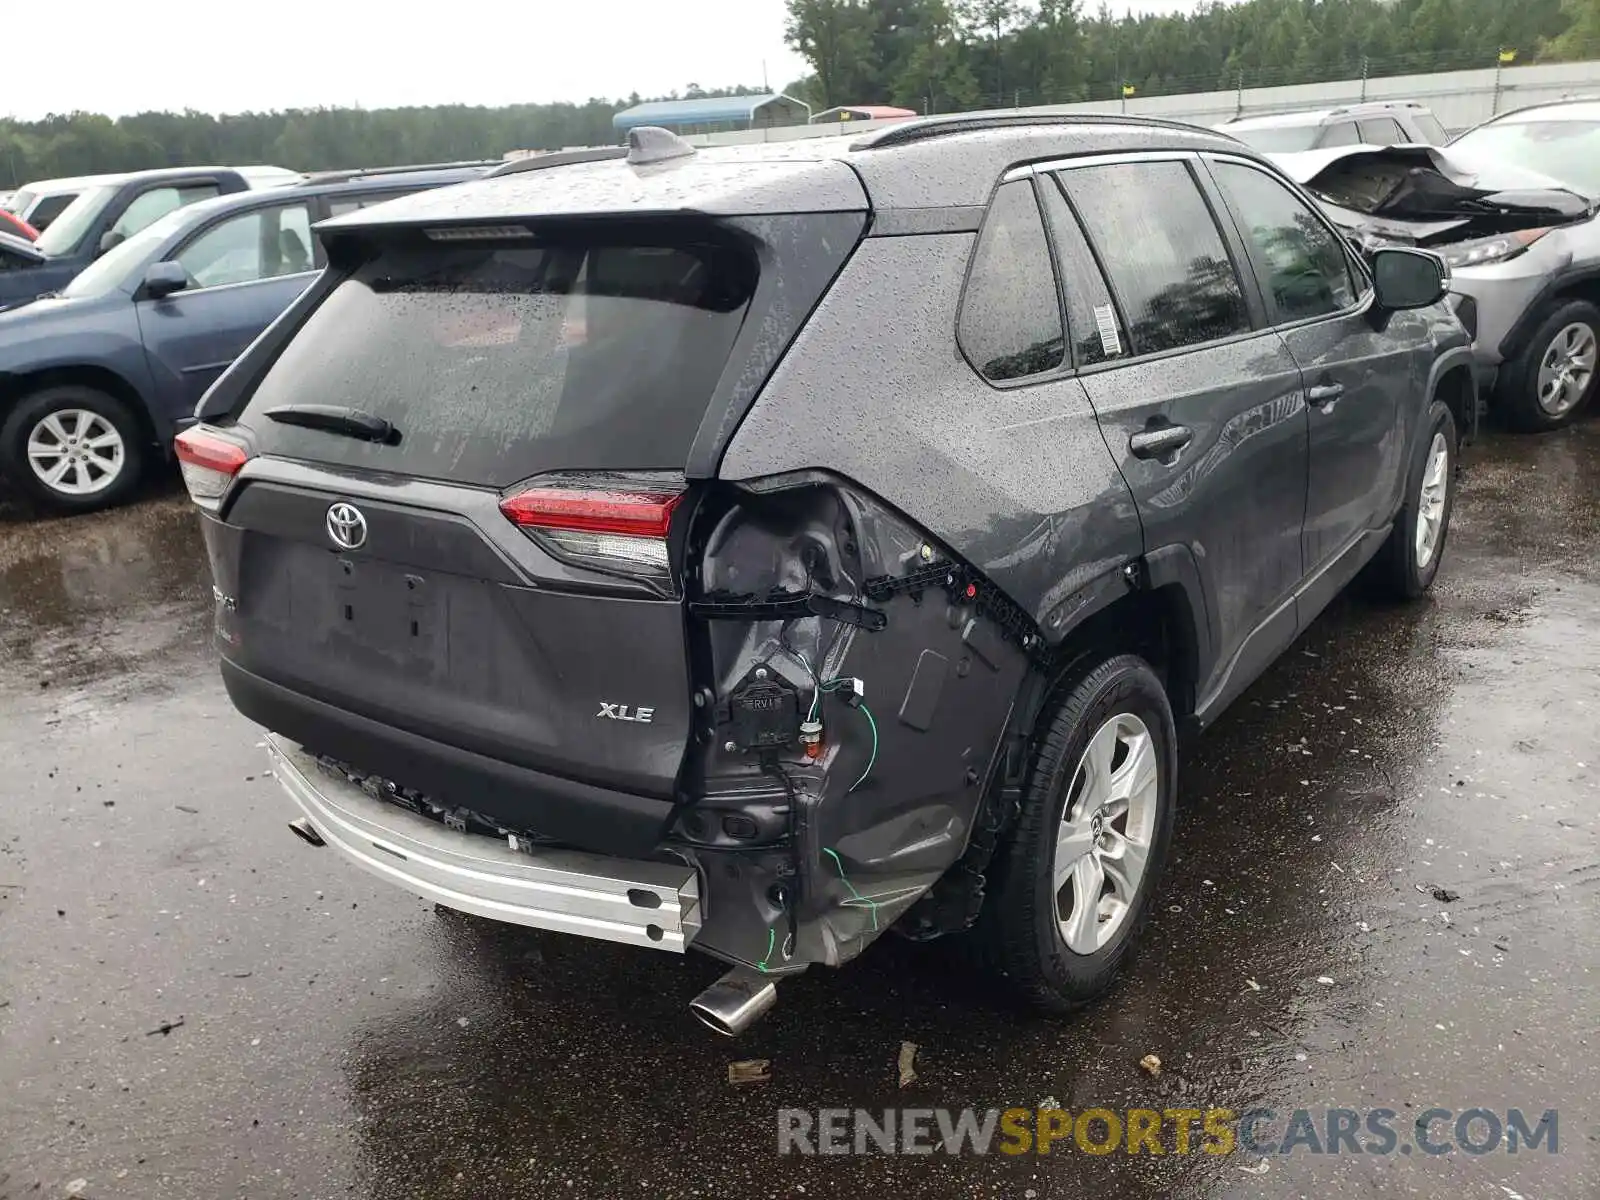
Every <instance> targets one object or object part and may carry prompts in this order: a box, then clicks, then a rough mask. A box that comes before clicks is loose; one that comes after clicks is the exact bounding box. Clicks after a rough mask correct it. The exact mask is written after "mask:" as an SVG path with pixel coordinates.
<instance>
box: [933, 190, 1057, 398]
mask: <svg viewBox="0 0 1600 1200" xmlns="http://www.w3.org/2000/svg"><path fill="white" fill-rule="evenodd" d="M956 337H957V339H958V340H959V341H960V343H961V349H962V350H963V351H964V352H965V353H966V356H967V358H968V359H969V360H971V362H972V365H973V366H975V367H976V368H977V369H978V370H979V371H980V372H981V373H982V374H983V376H984V378H986V379H991V380H994V381H995V382H1001V381H1004V380H1007V379H1022V378H1025V377H1027V376H1029V375H1038V374H1041V373H1043V372H1045V371H1053V370H1055V368H1057V367H1059V366H1060V365H1061V363H1062V360H1063V358H1064V357H1065V354H1066V339H1065V338H1064V337H1063V336H1062V332H1061V301H1060V299H1059V297H1058V296H1057V293H1056V280H1055V273H1054V271H1053V269H1052V267H1051V265H1050V246H1049V243H1048V242H1047V241H1046V240H1045V235H1044V222H1043V220H1042V219H1041V218H1040V216H1039V204H1038V201H1036V200H1035V199H1034V196H1033V184H1032V183H1031V182H1030V181H1029V180H1026V179H1019V180H1015V181H1013V182H1011V183H1007V184H1004V185H1003V186H1002V187H1001V188H1000V190H999V192H997V193H996V194H995V198H994V203H993V204H992V205H991V206H990V208H989V215H988V217H987V218H985V220H984V222H983V231H982V232H981V233H980V234H979V235H978V248H977V250H976V251H975V252H974V254H973V258H972V273H971V275H969V276H968V278H967V291H966V295H965V296H964V297H963V298H962V302H961V317H960V320H959V321H958V322H957V325H956Z"/></svg>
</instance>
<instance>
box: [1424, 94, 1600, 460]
mask: <svg viewBox="0 0 1600 1200" xmlns="http://www.w3.org/2000/svg"><path fill="white" fill-rule="evenodd" d="M1449 153H1450V157H1451V158H1453V159H1457V160H1459V161H1460V162H1461V163H1463V164H1464V165H1466V166H1470V167H1475V168H1476V167H1479V166H1483V167H1488V166H1490V165H1494V166H1497V167H1503V166H1506V165H1509V166H1512V167H1519V168H1523V169H1525V170H1527V171H1530V172H1535V173H1537V174H1539V175H1542V176H1545V177H1547V178H1548V179H1550V180H1552V181H1554V183H1556V184H1558V185H1559V186H1560V187H1562V188H1564V189H1565V190H1566V191H1568V192H1570V193H1573V194H1574V195H1575V196H1577V197H1579V198H1580V199H1581V211H1579V212H1576V213H1574V214H1572V215H1569V216H1565V217H1563V216H1560V215H1556V216H1553V217H1552V218H1550V219H1544V220H1540V221H1538V222H1536V223H1533V224H1532V225H1531V226H1529V227H1525V228H1521V229H1516V230H1513V231H1511V232H1508V233H1506V234H1504V235H1500V236H1494V237H1489V238H1486V239H1481V240H1478V241H1475V242H1473V243H1470V244H1467V243H1463V244H1460V245H1457V246H1453V247H1450V248H1449V250H1450V251H1452V252H1447V253H1446V255H1445V257H1446V259H1447V261H1449V262H1450V265H1451V267H1452V269H1453V272H1454V281H1453V283H1452V285H1451V286H1452V290H1453V291H1454V292H1455V293H1457V294H1458V295H1460V296H1463V297H1467V298H1468V299H1469V300H1470V302H1471V303H1470V306H1468V309H1469V311H1468V312H1467V314H1466V317H1467V320H1468V323H1469V326H1471V325H1474V324H1475V326H1476V329H1475V332H1474V339H1475V341H1474V348H1475V351H1476V354H1477V358H1478V362H1479V364H1480V367H1481V373H1482V374H1483V375H1484V376H1485V377H1490V378H1492V379H1493V383H1494V390H1493V403H1494V405H1495V406H1496V407H1497V408H1498V409H1499V410H1500V411H1501V413H1502V414H1503V415H1504V416H1505V417H1506V418H1507V419H1508V420H1510V421H1511V422H1512V423H1514V424H1516V425H1518V426H1519V427H1521V428H1524V429H1532V430H1539V429H1552V428H1555V427H1556V426H1559V425H1564V424H1566V423H1567V422H1569V421H1571V420H1572V419H1573V418H1575V417H1576V416H1577V415H1578V414H1579V413H1580V412H1582V411H1583V410H1584V409H1585V408H1586V407H1588V405H1589V404H1590V402H1591V401H1592V400H1593V399H1594V393H1595V380H1596V367H1597V365H1600V364H1597V354H1600V222H1596V220H1595V215H1596V213H1597V212H1600V100H1594V99H1589V100H1570V101H1559V102H1556V103H1554V104H1542V105H1538V106H1535V107H1531V108H1524V109H1519V110H1517V111H1515V112H1510V113H1506V114H1504V115H1502V116H1499V117H1495V118H1494V119H1493V120H1490V121H1487V122H1485V123H1484V124H1482V125H1479V126H1477V127H1476V128H1475V129H1471V130H1469V131H1468V132H1467V133H1465V134H1463V135H1462V136H1461V137H1460V138H1459V139H1458V140H1457V141H1455V142H1454V143H1452V144H1451V146H1450V152H1449Z"/></svg>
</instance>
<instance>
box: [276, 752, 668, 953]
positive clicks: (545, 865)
mask: <svg viewBox="0 0 1600 1200" xmlns="http://www.w3.org/2000/svg"><path fill="white" fill-rule="evenodd" d="M267 753H268V754H269V755H270V756H271V758H272V768H273V771H274V773H275V775H276V776H277V779H278V781H279V782H280V783H281V784H282V785H283V787H284V790H285V791H287V792H288V793H289V795H290V796H291V797H293V798H294V802H295V803H296V804H298V805H299V806H300V808H301V809H302V810H303V811H304V813H305V815H306V818H307V819H308V820H309V821H310V822H311V824H312V825H313V826H314V827H315V828H316V831H317V833H318V834H320V835H321V836H322V840H323V841H324V842H326V843H327V844H328V845H330V846H332V847H334V848H335V849H336V850H338V851H340V852H341V853H342V854H344V855H345V857H347V858H349V859H350V860H351V861H352V862H354V863H355V864H356V865H357V866H359V867H362V868H363V869H365V870H367V871H370V872H372V873H373V874H374V875H376V876H378V877H379V878H380V879H384V880H387V881H388V882H390V883H394V884H398V885H399V886H400V887H403V888H405V889H406V890H407V891H411V892H415V893H416V894H417V895H419V896H421V897H423V898H424V899H426V900H433V901H435V902H436V903H439V904H443V905H444V906H446V907H447V908H454V909H459V910H460V911H462V912H468V913H473V914H476V915H477V916H480V917H488V918H490V919H491V920H496V921H508V922H510V923H512V924H514V925H530V926H532V927H533V928H535V929H550V930H555V931H556V932H558V933H574V934H578V935H579V936H581V937H591V938H602V939H604V940H606V941H611V942H626V943H628V944H630V945H635V946H645V947H649V948H653V949H657V950H672V951H675V952H677V953H679V954H681V953H683V951H684V950H685V949H686V948H687V947H688V945H689V943H690V942H692V941H693V940H694V936H695V934H696V933H698V932H699V931H700V884H699V879H698V878H697V877H696V875H695V872H694V871H693V870H692V869H691V868H690V867H688V866H686V865H674V864H672V863H654V862H637V861H634V860H632V859H624V858H607V857H605V856H603V855H598V854H584V853H579V852H577V851H573V850H547V849H543V848H537V849H535V850H533V851H532V852H528V851H524V850H513V849H512V848H511V846H510V844H509V843H508V842H507V841H504V840H500V839H497V838H493V837H489V836H487V835H485V834H479V833H461V832H458V831H456V830H453V829H449V828H447V827H445V826H444V825H443V824H442V823H440V822H438V821H434V820H430V819H429V818H427V817H423V816H418V815H417V814H416V813H411V812H407V811H406V810H405V809H403V808H401V807H399V806H398V805H395V804H386V803H384V802H383V801H381V800H376V799H374V798H373V797H371V796H369V795H367V794H366V792H364V791H362V790H361V788H359V787H358V786H356V785H355V784H353V783H351V782H350V781H349V780H348V779H346V778H344V777H343V776H336V775H334V774H332V773H331V772H329V771H327V770H325V769H323V768H322V767H319V766H318V765H317V761H316V759H315V758H313V757H312V756H311V755H309V754H307V753H306V752H305V751H304V750H303V749H301V748H300V747H299V746H297V745H295V744H294V743H293V742H290V741H288V740H286V739H284V738H280V737H277V736H275V735H270V734H269V735H268V737H267Z"/></svg>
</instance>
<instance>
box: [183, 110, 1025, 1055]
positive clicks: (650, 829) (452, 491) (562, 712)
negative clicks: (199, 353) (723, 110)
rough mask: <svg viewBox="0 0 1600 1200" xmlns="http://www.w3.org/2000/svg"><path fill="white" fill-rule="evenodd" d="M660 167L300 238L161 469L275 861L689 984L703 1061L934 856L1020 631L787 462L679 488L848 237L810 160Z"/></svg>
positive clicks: (978, 771)
mask: <svg viewBox="0 0 1600 1200" xmlns="http://www.w3.org/2000/svg"><path fill="white" fill-rule="evenodd" d="M686 152H687V147H686V146H684V145H683V144H682V143H679V142H677V141H676V139H670V138H669V137H667V136H666V135H663V136H662V137H661V138H659V139H657V138H654V137H653V135H651V134H650V133H649V132H646V133H645V134H644V135H643V136H641V137H638V138H636V139H635V146H634V149H633V151H632V153H631V155H630V156H629V158H628V159H627V161H616V160H613V159H611V158H610V156H604V157H603V158H602V159H601V160H600V161H593V162H579V163H570V162H568V163H561V164H560V165H544V166H542V167H537V168H535V169H523V170H520V171H517V172H515V173H513V174H510V175H509V176H507V177H504V178H498V179H491V180H488V181H485V182H482V183H478V184H473V185H469V186H466V187H461V188H456V189H450V190H446V191H441V192H438V193H433V194H430V195H426V196H422V197H416V198H409V199H405V200H400V201H397V202H394V203H392V204H388V205H384V206H382V207H379V208H375V209H368V210H364V211H362V212H360V213H355V214H351V215H350V216H348V217H345V218H341V219H339V220H336V221H333V222H331V223H328V224H326V225H324V226H323V227H322V230H321V232H322V235H323V238H324V241H325V243H326V245H327V250H328V256H329V262H330V266H329V269H328V270H327V272H326V273H325V275H324V276H323V278H322V279H321V280H320V281H319V283H318V284H317V285H316V286H315V287H313V288H312V289H311V290H310V291H309V292H308V293H307V294H306V295H305V296H304V297H302V299H301V300H300V301H299V302H298V303H297V304H296V305H295V306H294V307H293V308H292V309H291V310H290V311H289V312H288V313H286V314H285V316H284V317H283V318H282V319H281V320H280V321H279V322H278V323H277V324H276V325H275V326H274V327H273V328H272V329H271V330H269V331H268V332H267V333H266V334H265V335H263V337H262V338H261V339H260V340H259V341H258V342H257V344H256V345H255V346H253V347H252V348H251V349H250V350H249V351H248V352H247V353H246V354H245V355H244V356H243V357H242V358H241V359H240V360H239V362H238V363H237V364H236V365H235V367H234V368H233V369H232V370H230V372H229V373H228V374H227V375H226V376H225V377H224V378H223V379H222V380H221V381H219V383H218V384H217V386H216V387H215V388H214V389H213V390H212V392H211V393H210V394H209V395H208V396H207V398H206V400H205V401H204V403H203V404H202V406H201V410H200V413H199V414H198V415H199V417H200V419H201V423H200V424H199V425H197V426H196V427H194V428H193V429H191V430H189V431H188V432H186V433H185V434H184V435H183V436H182V437H181V438H180V440H179V445H178V451H179V458H180V461H181V463H182V467H183V471H184V475H185V480H186V482H187V485H188V487H189V490H190V493H191V495H192V496H193V498H194V500H195V501H196V503H197V505H198V506H199V507H200V509H201V510H202V519H203V525H204V531H205V540H206V545H207V548H208V552H209V555H210V559H211V566H212V570H213V573H214V580H215V599H216V637H217V642H218V646H219V648H220V651H221V655H222V672H223V676H224V679H225V682H226V686H227V689H228V692H229V694H230V696H231V697H232V699H233V701H234V703H235V705H236V706H237V707H238V708H239V710H240V711H241V712H243V713H244V714H245V715H246V716H248V717H250V718H251V719H253V720H254V721H257V722H259V723H260V724H261V725H263V726H265V727H266V728H267V729H268V730H269V731H270V741H269V745H270V753H271V755H272V758H273V760H274V763H275V767H276V772H277V775H278V778H279V779H280V781H281V782H282V784H283V786H284V787H285V788H286V789H287V791H288V792H289V793H290V795H291V796H292V797H293V799H294V801H295V802H296V804H297V805H298V807H299V809H300V810H301V812H300V816H299V818H298V819H297V822H296V829H297V832H299V833H300V834H301V836H302V837H304V838H305V839H306V840H308V841H310V842H312V843H313V844H319V845H320V844H328V845H332V846H334V847H336V848H338V849H339V850H341V851H342V852H343V853H344V854H345V855H347V856H348V857H350V858H351V859H352V860H354V861H355V862H356V863H358V864H359V865H361V866H362V867H364V868H366V869H367V870H369V871H372V872H373V873H375V874H377V875H379V876H380V877H383V878H385V879H388V880H390V881H392V882H394V883H396V884H398V885H400V886H403V887H405V888H407V889H409V890H411V891H413V892H414V893H417V894H419V895H421V896H424V897H426V898H429V899H432V900H434V901H436V902H437V903H439V904H441V905H443V906H445V907H448V908H452V909H457V910H462V911H466V912H470V913H475V914H478V915H481V916H485V917H490V918H495V919H500V920H505V921H510V922H515V923H520V924H524V925H528V926H534V927H539V928H545V929H552V930H559V931H562V932H567V933H575V934H581V935H586V936H592V937H599V938H606V939H610V940H614V941H620V942H627V943H632V944H635V945H638V946H640V947H653V948H657V949H662V950H668V951H677V952H682V951H684V950H686V949H688V948H691V947H692V948H694V949H696V950H700V951H703V952H706V953H708V954H711V955H714V956H716V957H718V958H721V959H723V960H725V961H726V962H728V963H730V964H732V965H733V966H734V967H735V970H734V972H733V973H732V974H731V975H730V976H729V977H728V979H727V980H725V981H724V985H721V986H719V987H718V988H714V989H712V991H711V992H709V993H707V995H706V996H704V997H702V998H701V1001H700V1002H699V1005H698V1008H697V1011H698V1012H699V1013H700V1015H702V1017H703V1018H704V1019H706V1020H707V1022H708V1023H709V1024H711V1025H713V1027H715V1028H718V1029H720V1030H721V1031H723V1032H737V1030H738V1029H740V1028H742V1027H743V1026H744V1025H745V1024H747V1023H748V1022H749V1021H750V1020H751V1019H753V1018H754V1017H755V1016H756V1015H759V1013H760V1012H761V1011H762V1010H763V1009H764V1008H765V1007H766V1006H767V1005H769V1004H770V1003H771V1001H772V997H773V989H772V980H773V979H775V978H776V977H781V976H782V975H784V974H787V973H793V972H796V971H799V970H803V969H804V968H805V967H807V966H808V965H810V964H813V963H826V964H834V965H836V964H839V963H841V962H844V961H847V960H849V959H851V958H853V957H854V956H855V955H857V954H858V953H860V951H861V950H862V949H863V948H864V947H865V946H866V945H867V944H868V943H870V942H871V941H872V940H873V939H874V938H875V937H876V936H877V935H878V934H879V933H881V932H883V931H884V930H886V929H887V928H888V927H889V926H890V925H891V924H893V923H894V922H896V921H897V920H898V919H900V918H901V917H902V916H903V915H904V914H905V913H906V911H907V909H908V908H909V907H910V906H911V905H912V904H913V903H915V902H916V901H917V900H918V899H919V898H921V897H923V896H924V893H926V892H928V889H929V888H930V885H932V884H934V883H935V881H937V880H938V879H939V878H940V877H941V875H943V874H945V873H946V871H947V870H949V869H950V868H951V867H952V865H953V864H954V863H955V862H956V861H957V859H958V858H960V856H961V855H962V853H963V851H964V850H966V849H967V847H968V846H969V843H971V842H972V841H973V840H974V826H975V824H977V823H979V822H980V821H981V814H980V804H979V798H980V796H981V795H982V794H983V793H984V791H985V788H986V785H987V784H988V783H989V782H990V779H991V776H992V775H993V773H994V770H995V766H996V763H997V761H998V759H999V758H1000V757H1001V753H1000V747H1001V745H1002V743H1003V740H1004V739H1003V738H1002V733H1003V731H1004V727H1005V725H1006V720H1007V716H1008V713H1009V712H1010V709H1011V706H1012V704H1013V702H1014V700H1015V698H1016V695H1017V692H1018V687H1019V684H1020V683H1021V681H1022V680H1023V677H1024V674H1025V672H1026V666H1027V662H1028V656H1029V644H1030V640H1031V639H1032V637H1033V634H1032V633H1031V632H1030V626H1029V622H1028V620H1027V618H1026V617H1025V616H1022V615H1021V614H1020V613H1019V612H1016V611H1013V610H1012V608H1011V607H1010V606H1009V604H1008V602H1007V601H1005V599H1004V598H1003V597H1002V596H1000V595H998V594H997V593H993V592H992V591H991V590H989V589H987V587H986V584H985V582H984V580H983V579H982V578H981V577H980V576H979V575H977V573H976V572H973V571H972V570H970V569H969V568H968V567H966V566H965V565H963V564H962V563H961V562H960V561H959V559H958V558H957V556H955V555H954V554H952V552H951V551H950V550H949V549H948V548H947V547H946V546H944V545H943V544H941V543H940V541H939V540H938V539H936V538H935V537H933V536H931V535H930V534H929V533H928V532H927V531H926V530H925V529H923V528H921V527H919V526H918V525H917V524H916V523H914V522H913V521H912V520H911V519H909V518H907V517H906V516H905V515H903V514H901V513H899V512H896V511H894V510H893V509H891V508H890V507H889V506H887V505H886V504H885V503H883V502H882V501H880V500H879V499H877V498H875V497H874V496H873V495H872V494H869V493H868V492H867V491H865V490H864V489H863V488H861V487H859V486H858V485H856V484H853V483H852V482H851V481H850V480H849V479H847V478H844V477H841V476H838V475H834V474H831V473H829V471H828V470H827V467H828V465H829V464H827V463H817V464H816V468H817V469H815V470H810V471H798V472H794V471H791V472H786V473H783V474H780V475H777V476H768V477H760V478H746V479H742V480H739V481H737V482H732V481H725V480H722V479H720V478H719V476H718V469H719V464H720V462H721V459H722V456H723V453H724V451H725V449H726V447H727V445H728V442H729V439H730V437H731V436H732V434H733V432H734V430H735V429H737V428H738V426H739V424H740V421H741V419H742V418H743V416H744V414H745V412H746V411H747V410H748V408H749V407H750V405H751V403H752V401H753V400H754V398H755V396H756V394H757V392H758V391H759V390H760V389H761V388H762V387H763V385H764V383H765V382H766V380H767V378H768V376H769V374H770V373H771V372H772V371H773V368H774V366H775V365H776V364H777V363H778V361H779V359H780V358H781V357H782V356H783V355H784V353H785V352H786V350H787V348H788V347H789V345H790V343H791V341H792V340H793V339H794V338H795V336H796V334H797V332H798V331H799V329H800V328H801V326H802V325H803V324H804V323H805V321H806V320H807V318H808V316H809V314H810V313H811V312H812V310H813V308H814V307H815V306H816V305H817V303H818V302H819V300H820V298H821V297H822V296H823V294H824V293H825V292H826V291H827V290H828V288H829V285H830V283H831V282H832V281H833V280H834V278H835V277H836V276H837V275H838V273H839V272H840V270H841V269H842V268H843V267H844V265H845V263H846V261H847V260H848V259H849V258H850V256H851V255H852V254H853V253H854V252H855V250H856V248H857V246H858V244H859V243H860V242H861V239H862V237H863V234H864V232H865V230H866V227H867V223H868V219H869V205H868V200H867V196H866V194H865V192H864V190H863V186H862V184H861V182H860V179H859V178H858V176H857V175H856V173H855V172H854V171H853V170H852V169H851V167H850V166H849V165H847V164H846V163H845V162H844V161H841V159H840V158H838V157H829V156H827V155H826V154H824V155H821V156H817V155H816V154H812V155H810V156H809V157H801V156H799V155H796V156H794V157H786V156H784V155H783V154H782V153H773V154H768V155H766V156H764V157H761V158H757V159H754V160H752V159H750V158H748V157H739V156H726V157H721V158H719V157H717V156H715V155H699V156H691V155H690V154H688V153H686ZM555 161H559V160H555ZM866 317H867V314H862V318H863V319H866ZM799 419H800V420H801V421H802V422H804V421H814V422H816V423H818V424H822V425H825V424H826V423H827V422H828V421H829V397H828V396H827V395H822V394H819V395H816V396H814V397H813V398H811V400H810V402H809V411H808V412H806V413H804V414H800V416H799ZM978 840H980V841H981V838H979V839H978Z"/></svg>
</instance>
